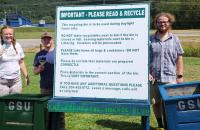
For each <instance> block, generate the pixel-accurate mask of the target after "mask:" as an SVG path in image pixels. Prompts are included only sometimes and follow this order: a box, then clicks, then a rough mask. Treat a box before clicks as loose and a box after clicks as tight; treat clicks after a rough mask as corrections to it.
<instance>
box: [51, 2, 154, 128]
mask: <svg viewBox="0 0 200 130" xmlns="http://www.w3.org/2000/svg"><path fill="white" fill-rule="evenodd" d="M132 5H133V6H141V5H142V6H145V11H146V12H148V13H146V14H147V16H145V17H148V21H147V23H148V25H146V26H148V27H147V28H148V31H147V34H146V36H147V39H148V41H147V42H148V43H147V46H148V44H149V38H148V37H149V26H150V25H149V21H150V20H149V18H150V17H149V16H150V14H149V12H150V11H149V10H150V7H149V4H147V3H145V4H144V3H138V4H129V5H122V6H132ZM108 6H116V7H118V6H120V5H101V7H108ZM84 7H85V6H84ZM87 7H91V6H87ZM58 8H59V7H58ZM58 8H57V14H58ZM60 8H62V7H60ZM74 8H76V7H74ZM58 17H59V16H58V15H57V18H58ZM57 24H58V21H57ZM57 27H58V26H56V28H57ZM56 30H57V29H56ZM58 35H59V34H58V32H57V33H56V43H58V40H59V38H58ZM57 47H59V46H58V45H57V46H56V48H57ZM147 48H148V47H147ZM148 50H149V49H148ZM148 50H146V51H147V53H149V51H148ZM56 53H59V51H58V50H56ZM57 60H58V57H56V62H55V63H56V66H57V65H58V63H57ZM147 60H148V61H147V62H148V63H149V56H148V59H147ZM148 63H147V70H148ZM55 68H56V67H55ZM148 71H149V70H148ZM148 73H149V72H146V74H147V75H146V78H147V79H148ZM55 78H56V79H58V77H57V76H55ZM147 86H148V89H147V93H148V95H147V97H145V98H144V99H143V98H141V99H131V98H130V99H127V98H125V99H120V98H119V99H117V98H113V97H111V98H101V97H95V98H93V97H76V96H75V97H73V96H72V97H70V96H69V97H65V96H58V95H57V94H56V92H55V91H56V87H57V86H56V83H55V84H54V95H53V98H52V99H51V100H49V102H48V110H49V111H50V112H75V113H76V112H77V113H91V114H112V115H132V116H142V123H143V124H144V129H145V130H149V115H150V102H149V81H148V80H147Z"/></svg>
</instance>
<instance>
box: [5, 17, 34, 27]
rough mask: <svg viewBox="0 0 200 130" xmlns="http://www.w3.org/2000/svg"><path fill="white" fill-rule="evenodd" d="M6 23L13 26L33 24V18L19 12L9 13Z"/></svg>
mask: <svg viewBox="0 0 200 130" xmlns="http://www.w3.org/2000/svg"><path fill="white" fill-rule="evenodd" d="M6 25H9V26H12V27H20V26H29V25H32V22H31V20H29V19H28V18H26V17H24V16H22V15H19V14H7V15H6Z"/></svg>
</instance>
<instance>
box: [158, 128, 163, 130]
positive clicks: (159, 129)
mask: <svg viewBox="0 0 200 130" xmlns="http://www.w3.org/2000/svg"><path fill="white" fill-rule="evenodd" d="M156 130H165V129H164V128H157V129H156Z"/></svg>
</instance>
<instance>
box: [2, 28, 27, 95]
mask: <svg viewBox="0 0 200 130" xmlns="http://www.w3.org/2000/svg"><path fill="white" fill-rule="evenodd" d="M0 35H1V43H0V96H5V95H8V94H15V93H21V92H22V83H21V72H22V74H23V75H24V79H25V82H26V84H27V85H29V76H28V72H27V69H26V65H25V62H24V56H25V55H24V52H23V49H22V47H21V45H20V44H19V43H18V42H16V38H15V31H14V29H13V28H12V27H10V26H3V27H2V28H1V32H0ZM20 70H21V71H20Z"/></svg>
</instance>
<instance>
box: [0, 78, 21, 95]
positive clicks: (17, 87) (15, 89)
mask: <svg viewBox="0 0 200 130" xmlns="http://www.w3.org/2000/svg"><path fill="white" fill-rule="evenodd" d="M21 92H22V83H21V78H20V77H17V78H15V79H4V78H0V96H5V95H8V94H15V93H21Z"/></svg>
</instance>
